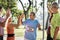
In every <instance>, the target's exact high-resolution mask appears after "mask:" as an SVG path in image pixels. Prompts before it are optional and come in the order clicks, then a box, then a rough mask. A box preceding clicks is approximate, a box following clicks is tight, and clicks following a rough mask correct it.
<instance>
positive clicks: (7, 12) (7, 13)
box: [6, 8, 11, 17]
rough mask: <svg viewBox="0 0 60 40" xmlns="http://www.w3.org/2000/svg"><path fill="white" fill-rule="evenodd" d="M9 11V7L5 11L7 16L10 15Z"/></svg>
mask: <svg viewBox="0 0 60 40" xmlns="http://www.w3.org/2000/svg"><path fill="white" fill-rule="evenodd" d="M10 13H11V11H10V9H9V8H8V9H7V11H6V16H7V17H9V16H10Z"/></svg>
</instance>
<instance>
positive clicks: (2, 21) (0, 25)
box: [0, 6, 9, 40]
mask: <svg viewBox="0 0 60 40" xmlns="http://www.w3.org/2000/svg"><path fill="white" fill-rule="evenodd" d="M1 14H2V6H0V40H3V36H4V26H5V22H6V20H7V18H8V16H9V15H8V16H7V14H6V17H4V18H3V17H2V15H1Z"/></svg>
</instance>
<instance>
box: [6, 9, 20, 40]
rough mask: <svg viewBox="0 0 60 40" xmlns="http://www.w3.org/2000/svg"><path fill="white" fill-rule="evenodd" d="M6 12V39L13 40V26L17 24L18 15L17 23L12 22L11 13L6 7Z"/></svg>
mask: <svg viewBox="0 0 60 40" xmlns="http://www.w3.org/2000/svg"><path fill="white" fill-rule="evenodd" d="M8 11H9V12H8V14H9V15H10V16H9V17H8V19H7V21H6V27H7V40H15V37H14V35H15V34H14V27H18V26H19V17H18V23H17V24H12V14H11V10H10V9H9V8H8Z"/></svg>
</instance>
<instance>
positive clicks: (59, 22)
mask: <svg viewBox="0 0 60 40" xmlns="http://www.w3.org/2000/svg"><path fill="white" fill-rule="evenodd" d="M50 13H51V14H53V15H52V16H53V17H52V19H51V29H50V31H51V37H52V38H53V40H57V34H58V31H59V28H60V14H59V13H58V4H57V3H56V2H54V3H53V4H52V8H51V10H50Z"/></svg>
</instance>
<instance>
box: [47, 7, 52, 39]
mask: <svg viewBox="0 0 60 40" xmlns="http://www.w3.org/2000/svg"><path fill="white" fill-rule="evenodd" d="M47 8H48V17H47V23H46V28H47V40H53V38H52V37H51V32H50V29H51V19H52V17H53V13H52V10H51V9H52V8H50V6H47Z"/></svg>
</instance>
